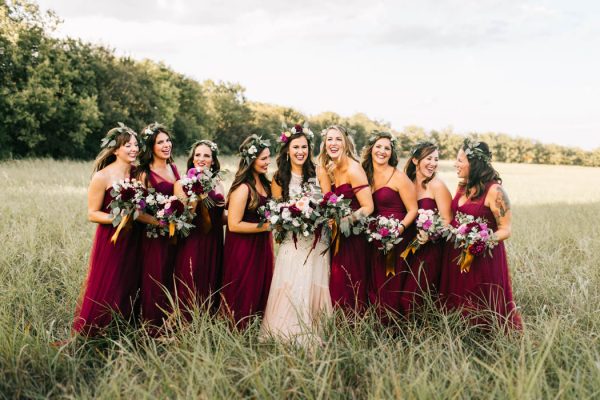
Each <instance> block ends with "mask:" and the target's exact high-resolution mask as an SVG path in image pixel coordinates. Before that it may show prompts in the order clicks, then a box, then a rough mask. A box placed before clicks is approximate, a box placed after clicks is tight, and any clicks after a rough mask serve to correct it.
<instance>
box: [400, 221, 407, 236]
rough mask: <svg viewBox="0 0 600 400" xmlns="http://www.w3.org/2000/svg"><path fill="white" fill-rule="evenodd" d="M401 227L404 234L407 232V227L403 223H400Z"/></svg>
mask: <svg viewBox="0 0 600 400" xmlns="http://www.w3.org/2000/svg"><path fill="white" fill-rule="evenodd" d="M400 226H401V227H402V233H404V232H406V225H404V223H403V222H400Z"/></svg>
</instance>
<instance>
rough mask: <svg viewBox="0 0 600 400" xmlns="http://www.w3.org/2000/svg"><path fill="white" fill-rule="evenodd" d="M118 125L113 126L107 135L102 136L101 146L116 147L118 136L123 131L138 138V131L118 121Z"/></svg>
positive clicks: (103, 147) (104, 147)
mask: <svg viewBox="0 0 600 400" xmlns="http://www.w3.org/2000/svg"><path fill="white" fill-rule="evenodd" d="M118 125H119V126H118V127H116V128H112V129H111V130H109V131H108V132H107V133H106V136H105V137H103V138H102V140H101V141H100V148H102V149H106V148H109V147H115V146H116V145H117V139H116V138H117V136H118V135H120V134H121V133H128V134H130V135H133V136H135V137H136V138H137V133H136V132H135V131H134V130H133V129H131V128H130V127H128V126H125V124H124V123H122V122H118Z"/></svg>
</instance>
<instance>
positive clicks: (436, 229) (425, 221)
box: [400, 208, 450, 260]
mask: <svg viewBox="0 0 600 400" xmlns="http://www.w3.org/2000/svg"><path fill="white" fill-rule="evenodd" d="M415 225H416V226H417V229H418V230H419V232H423V233H425V234H426V235H427V237H429V240H431V241H432V242H435V241H437V240H438V239H440V238H441V237H447V236H448V235H449V233H450V232H449V230H448V228H447V227H446V226H445V225H444V221H443V220H442V218H441V217H440V214H439V213H438V211H437V210H425V209H423V208H419V210H418V214H417V219H416V221H415ZM419 248H421V243H420V242H419V239H418V238H415V239H413V241H412V242H410V244H409V245H408V246H407V247H406V249H405V250H404V251H403V252H402V254H401V255H400V257H402V258H403V259H405V260H406V257H408V255H409V254H411V253H412V254H414V253H415V252H416V251H417V250H419Z"/></svg>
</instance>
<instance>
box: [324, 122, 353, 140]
mask: <svg viewBox="0 0 600 400" xmlns="http://www.w3.org/2000/svg"><path fill="white" fill-rule="evenodd" d="M339 128H342V129H343V130H344V131H345V132H346V135H348V136H352V137H353V136H354V135H356V129H352V128H346V127H344V126H341V125H330V126H328V127H327V128H325V129H323V130H322V131H321V137H322V138H325V136H327V132H329V130H330V129H336V130H340V129H339Z"/></svg>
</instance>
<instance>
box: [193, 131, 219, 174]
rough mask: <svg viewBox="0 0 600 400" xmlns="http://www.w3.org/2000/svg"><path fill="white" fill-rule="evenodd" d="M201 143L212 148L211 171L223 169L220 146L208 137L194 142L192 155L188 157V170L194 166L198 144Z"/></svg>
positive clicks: (215, 171)
mask: <svg viewBox="0 0 600 400" xmlns="http://www.w3.org/2000/svg"><path fill="white" fill-rule="evenodd" d="M201 145H204V146H207V147H208V148H209V149H210V152H211V155H212V165H211V166H210V172H212V173H215V174H216V173H217V172H219V171H220V170H221V163H220V162H219V148H218V147H217V145H216V144H215V143H214V142H211V141H210V140H206V139H204V140H198V141H197V142H194V144H192V148H191V149H190V155H189V157H188V159H187V170H188V171H189V170H190V169H192V168H194V153H195V152H196V149H197V148H198V146H201Z"/></svg>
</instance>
